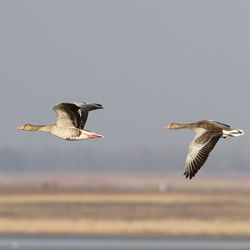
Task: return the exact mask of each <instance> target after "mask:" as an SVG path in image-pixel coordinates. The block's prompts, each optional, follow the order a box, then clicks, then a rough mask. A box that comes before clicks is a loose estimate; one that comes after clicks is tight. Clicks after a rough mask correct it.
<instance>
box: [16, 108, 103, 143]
mask: <svg viewBox="0 0 250 250" xmlns="http://www.w3.org/2000/svg"><path fill="white" fill-rule="evenodd" d="M95 109H103V107H102V105H101V104H98V103H89V104H87V103H59V104H57V105H55V106H54V107H53V110H54V111H55V112H56V115H57V117H56V123H55V124H51V125H32V124H23V125H21V126H18V127H17V129H20V130H25V131H43V132H47V133H50V134H52V135H55V136H57V137H60V138H62V139H65V140H69V141H76V140H85V139H93V138H101V137H103V136H102V135H99V134H96V133H94V132H90V131H88V130H85V129H84V126H85V124H86V121H87V118H88V113H89V111H91V110H95Z"/></svg>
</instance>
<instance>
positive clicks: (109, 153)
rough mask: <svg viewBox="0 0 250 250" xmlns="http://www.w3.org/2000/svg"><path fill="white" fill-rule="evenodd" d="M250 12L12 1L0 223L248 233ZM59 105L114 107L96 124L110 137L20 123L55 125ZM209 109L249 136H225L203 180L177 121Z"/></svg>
mask: <svg viewBox="0 0 250 250" xmlns="http://www.w3.org/2000/svg"><path fill="white" fill-rule="evenodd" d="M249 11H250V3H249V2H248V1H193V0H191V1H160V0H159V1H144V0H135V1H115V0H113V1H112V0H106V1H98V0H94V1H76V0H75V1H59V0H53V1H47V0H45V1H31V0H23V1H5V0H3V1H1V2H0V29H1V41H0V52H1V57H0V72H1V73H0V80H1V84H0V90H1V91H0V96H1V98H0V111H1V114H2V119H1V121H2V122H1V130H0V134H1V141H0V172H1V175H0V187H1V190H0V193H1V194H0V202H1V208H0V209H1V210H2V211H0V222H1V224H0V233H1V232H2V234H17V235H20V234H21V235H23V234H25V235H29V234H32V235H34V234H36V235H41V234H49V235H50V234H52V235H68V234H70V235H119V236H121V235H132V236H140V235H149V236H152V235H153V236H155V235H158V236H159V235H161V236H180V237H182V236H183V235H184V236H190V235H191V236H204V235H205V236H215V237H220V236H229V237H248V236H249V235H250V216H249V213H248V212H249V209H250V201H249V190H250V184H249V181H248V180H249V177H250V171H249V161H250V156H249V146H250V140H249V139H250V138H249V135H248V132H247V129H248V125H249V122H250V118H249V115H248V113H249V112H248V111H249V90H250V87H249V80H250V74H249V64H250V49H249V48H250V47H249V44H250V28H249V22H250V16H249ZM59 102H97V103H101V104H102V105H103V106H104V110H98V111H93V112H91V113H90V114H89V118H88V121H87V124H86V128H87V129H89V130H91V131H94V132H97V133H100V134H103V135H104V138H103V139H100V140H89V141H80V142H68V141H63V140H61V139H58V138H56V137H53V136H51V135H48V134H44V133H35V132H34V133H25V132H22V131H17V130H16V126H18V125H20V124H22V123H33V124H50V123H53V122H54V120H55V113H54V111H53V110H52V109H51V108H52V106H53V105H54V104H56V103H59ZM201 119H213V120H218V121H220V122H223V123H227V124H229V125H231V126H232V127H233V128H241V129H243V130H244V131H245V135H244V136H242V137H239V138H233V139H231V138H229V139H227V140H221V141H220V142H219V143H218V144H217V145H216V148H215V150H214V151H213V152H212V153H211V155H210V157H209V159H208V161H207V162H206V164H205V165H204V166H203V168H202V169H201V170H200V171H199V173H198V174H197V176H196V177H195V178H194V179H192V180H191V181H190V180H186V179H185V178H184V177H183V172H184V164H185V158H186V154H187V150H188V145H189V143H190V141H191V139H192V138H193V136H194V134H193V133H192V132H190V131H178V133H175V132H173V131H168V130H164V129H163V126H164V125H165V124H166V123H169V122H193V121H198V120H201ZM41 208H42V209H41ZM112 223H113V224H112ZM131 223H132V224H131ZM133 223H134V224H133ZM190 223H193V224H192V225H195V226H194V228H196V229H193V230H190ZM206 223H207V224H206ZM232 223H233V225H235V226H234V227H232V226H230V225H232ZM73 225H74V226H73ZM173 225H175V226H173ZM176 225H178V227H177V226H176Z"/></svg>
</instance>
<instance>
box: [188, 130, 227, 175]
mask: <svg viewBox="0 0 250 250" xmlns="http://www.w3.org/2000/svg"><path fill="white" fill-rule="evenodd" d="M221 135H222V134H221V133H211V132H209V131H206V132H204V133H202V134H201V135H200V136H198V137H197V136H196V137H195V138H194V140H193V141H192V142H191V144H190V146H189V152H188V155H187V158H186V166H185V172H184V175H185V176H186V178H190V179H191V178H192V177H194V176H195V174H196V173H197V172H198V170H199V169H200V168H201V167H202V165H203V164H204V163H205V161H206V160H207V158H208V156H209V153H210V152H211V151H212V150H213V148H214V146H215V144H216V143H217V142H218V140H219V139H220V137H221Z"/></svg>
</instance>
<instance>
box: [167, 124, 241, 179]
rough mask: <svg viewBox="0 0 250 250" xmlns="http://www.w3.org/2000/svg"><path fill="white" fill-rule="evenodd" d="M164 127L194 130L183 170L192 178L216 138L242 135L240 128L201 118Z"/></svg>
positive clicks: (215, 141)
mask: <svg viewBox="0 0 250 250" xmlns="http://www.w3.org/2000/svg"><path fill="white" fill-rule="evenodd" d="M164 128H168V129H183V128H187V129H191V130H193V131H195V132H196V136H195V137H194V139H193V140H192V142H191V143H190V145H189V151H188V155H187V158H186V165H185V172H184V175H185V176H186V178H190V179H191V178H193V177H194V176H195V174H196V173H197V172H198V170H199V169H200V168H201V167H202V166H203V164H204V163H205V161H206V160H207V158H208V156H209V153H210V152H211V151H212V150H213V148H214V146H215V144H216V143H217V142H218V140H219V139H220V138H221V137H223V138H226V137H228V136H231V137H235V136H240V135H243V134H244V132H243V130H241V129H231V128H230V126H229V125H227V124H224V123H221V122H217V121H213V120H202V121H198V122H193V123H186V124H181V123H171V124H168V125H166V126H165V127H164Z"/></svg>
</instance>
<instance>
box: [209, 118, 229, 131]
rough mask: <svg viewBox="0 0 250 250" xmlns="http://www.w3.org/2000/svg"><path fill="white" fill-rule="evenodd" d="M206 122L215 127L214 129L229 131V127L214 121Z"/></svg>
mask: <svg viewBox="0 0 250 250" xmlns="http://www.w3.org/2000/svg"><path fill="white" fill-rule="evenodd" d="M208 121H209V123H211V124H213V125H215V126H216V127H219V128H221V129H230V126H229V125H227V124H225V123H222V122H218V121H214V120H208Z"/></svg>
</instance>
